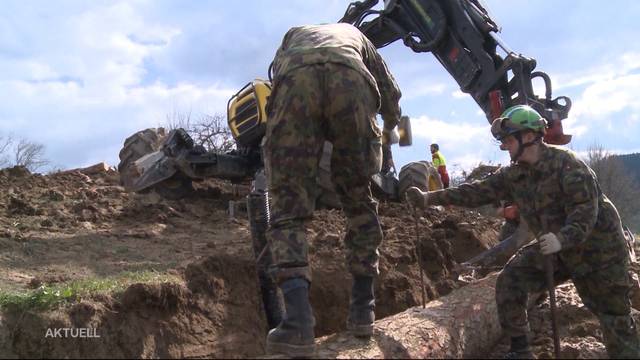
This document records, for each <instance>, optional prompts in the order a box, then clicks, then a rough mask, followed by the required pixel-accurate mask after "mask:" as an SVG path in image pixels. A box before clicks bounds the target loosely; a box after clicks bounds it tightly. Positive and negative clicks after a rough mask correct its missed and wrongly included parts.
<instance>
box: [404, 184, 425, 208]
mask: <svg viewBox="0 0 640 360" xmlns="http://www.w3.org/2000/svg"><path fill="white" fill-rule="evenodd" d="M404 197H405V198H406V200H407V202H408V203H409V205H411V206H413V207H415V208H418V209H425V208H426V207H427V206H429V193H428V192H424V191H422V190H420V189H418V188H417V187H415V186H412V187H410V188H409V189H407V191H406V192H405V193H404Z"/></svg>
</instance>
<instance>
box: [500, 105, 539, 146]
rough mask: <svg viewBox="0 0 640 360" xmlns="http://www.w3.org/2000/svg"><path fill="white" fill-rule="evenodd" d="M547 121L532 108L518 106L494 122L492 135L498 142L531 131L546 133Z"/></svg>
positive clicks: (505, 112) (509, 109)
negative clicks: (521, 132)
mask: <svg viewBox="0 0 640 360" xmlns="http://www.w3.org/2000/svg"><path fill="white" fill-rule="evenodd" d="M546 127H547V121H546V120H545V119H544V118H543V117H542V116H540V114H539V113H538V112H537V111H535V110H534V109H533V108H532V107H531V106H528V105H516V106H512V107H510V108H508V109H507V110H505V111H504V112H503V113H502V115H501V116H500V117H499V118H497V119H495V120H493V123H492V124H491V134H493V137H494V138H496V139H497V140H502V139H504V138H505V137H507V136H509V135H513V134H515V133H519V132H520V131H524V130H529V131H533V132H540V133H544V129H545V128H546Z"/></svg>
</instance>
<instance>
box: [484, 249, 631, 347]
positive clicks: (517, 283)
mask: <svg viewBox="0 0 640 360" xmlns="http://www.w3.org/2000/svg"><path fill="white" fill-rule="evenodd" d="M628 268H629V266H628V265H627V263H626V262H624V261H622V262H621V263H615V264H611V265H610V266H608V267H605V268H602V269H598V270H597V271H593V272H591V273H589V274H587V275H585V276H579V277H577V276H571V272H570V271H569V269H567V268H566V267H565V266H564V265H563V263H562V262H561V261H559V260H558V258H557V256H554V270H555V273H554V279H555V282H556V284H561V283H563V282H565V281H567V280H572V281H573V284H574V285H575V287H576V289H577V290H578V294H579V295H580V298H581V299H582V302H583V303H584V305H585V306H586V307H587V308H588V309H589V310H590V311H591V312H593V313H594V314H595V315H596V316H597V317H598V320H599V321H600V327H601V329H602V333H603V337H604V343H605V346H606V348H607V352H608V354H609V356H610V357H611V358H639V357H640V343H639V341H638V334H637V332H636V326H635V323H634V320H633V318H632V317H631V315H630V312H631V302H630V300H629V291H630V288H631V281H630V280H631V279H630V278H629V273H628V270H629V269H628ZM546 289H547V288H546V278H545V270H544V258H543V256H542V255H541V254H540V252H539V250H538V249H537V247H536V246H528V247H524V248H523V249H521V251H520V252H519V253H518V254H517V255H516V256H515V257H514V258H512V259H511V261H510V262H509V263H508V264H507V265H506V266H505V268H504V270H503V271H502V273H501V274H500V275H499V276H498V281H497V283H496V302H497V305H498V315H499V318H500V324H501V325H502V329H503V330H504V332H505V334H506V335H508V336H511V337H516V336H521V335H526V334H527V332H528V328H529V325H528V321H527V313H526V307H527V302H528V294H530V293H540V292H543V291H546Z"/></svg>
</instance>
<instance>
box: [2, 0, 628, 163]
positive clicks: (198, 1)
mask: <svg viewBox="0 0 640 360" xmlns="http://www.w3.org/2000/svg"><path fill="white" fill-rule="evenodd" d="M486 3H487V5H488V6H489V8H490V10H491V12H492V14H493V16H494V18H495V20H496V21H497V22H498V23H499V25H500V26H501V27H502V33H501V34H500V36H501V37H502V38H503V39H504V41H505V42H506V43H507V44H508V45H509V46H510V47H511V48H512V49H513V50H514V51H516V52H519V53H522V54H523V55H526V56H529V57H533V58H535V59H536V60H537V63H538V67H537V69H539V70H543V71H546V72H547V73H548V74H549V75H550V76H551V77H552V81H553V85H554V96H559V95H566V96H569V97H570V98H571V99H572V100H573V109H572V111H571V113H570V116H569V119H567V120H565V122H564V127H565V132H566V133H570V134H573V135H574V140H573V141H572V143H571V145H570V147H571V148H573V149H574V150H576V151H580V152H582V151H585V150H586V149H587V148H588V147H589V146H590V145H592V144H594V143H598V144H601V145H602V146H604V147H605V148H606V149H608V150H610V151H612V152H616V153H629V152H639V151H640V141H638V137H640V98H639V96H638V95H639V94H640V41H639V40H638V38H639V37H640V25H639V23H638V19H640V2H639V1H637V0H612V1H608V2H607V3H606V4H605V3H603V2H599V1H587V0H582V1H551V0H535V1H533V0H530V1H526V0H509V1H507V0H487V1H486ZM347 4H348V2H347V1H331V0H323V1H315V0H314V1H312V0H287V1H273V0H271V1H266V0H265V1H244V2H239V1H222V0H219V1H212V0H211V1H204V0H193V1H186V0H179V1H178V0H174V1H169V0H131V1H98V0H96V1H65V0H57V1H52V2H49V1H25V0H21V1H11V0H4V1H3V2H2V7H3V11H2V12H1V13H0V136H2V135H5V136H6V135H12V136H14V137H26V138H28V139H31V140H33V141H37V142H39V143H42V144H44V145H45V146H46V156H47V157H48V158H49V159H50V160H51V161H52V166H54V167H56V168H74V167H80V166H86V165H91V164H94V163H97V162H99V161H106V162H107V163H109V164H110V165H117V162H118V151H119V150H120V148H121V146H122V143H123V141H124V139H125V138H126V137H127V136H128V135H130V134H132V133H133V132H135V131H137V130H141V129H144V128H148V127H156V126H160V125H163V124H164V123H166V118H167V115H168V114H171V113H175V112H184V113H188V112H191V114H192V116H198V114H215V113H220V114H225V113H226V111H225V108H226V104H227V100H228V98H229V96H231V95H232V94H234V93H235V92H236V91H237V90H238V89H239V88H241V87H242V86H243V85H245V84H246V83H247V82H248V81H250V80H251V79H253V78H264V77H266V73H267V67H268V65H269V63H270V62H271V60H272V58H273V55H274V53H275V49H276V48H277V46H278V45H279V44H280V41H281V39H282V36H283V35H284V33H285V32H286V31H287V29H288V28H290V27H292V26H296V25H301V24H311V23H326V22H334V21H336V20H337V19H339V18H340V17H341V16H342V14H343V13H344V10H345V9H346V7H347ZM380 53H381V54H382V55H383V57H384V58H385V59H386V60H387V63H388V65H389V67H390V69H391V71H392V72H393V74H394V75H395V77H396V79H397V81H398V83H399V85H400V87H401V89H402V92H403V97H402V100H401V106H402V108H403V111H404V112H405V114H407V115H409V116H410V117H411V118H412V121H413V124H412V125H413V131H414V145H413V146H411V147H408V148H398V147H394V157H395V159H396V165H397V166H398V169H399V167H400V166H401V165H403V164H405V163H407V162H409V161H415V160H422V159H425V158H428V157H429V156H428V150H427V149H428V145H429V144H430V143H431V142H438V143H439V144H440V146H441V149H442V151H443V153H444V155H445V156H446V157H447V160H448V163H449V168H450V169H451V170H452V171H454V172H455V171H457V170H459V169H469V168H471V167H473V166H474V165H476V164H478V163H479V162H480V161H482V162H485V163H487V162H492V163H503V164H506V163H507V161H508V157H507V156H506V155H505V154H504V153H503V152H501V151H499V150H498V148H497V145H496V143H495V142H494V141H493V140H492V139H491V137H490V134H489V124H488V123H487V121H486V120H485V118H484V115H482V114H481V113H480V112H479V108H478V107H477V105H476V104H475V102H474V101H473V100H472V99H471V98H470V97H468V96H466V95H464V94H462V93H461V92H460V91H459V90H458V86H457V84H456V83H455V81H454V80H453V79H451V78H450V77H449V75H448V74H447V73H446V71H445V70H444V69H443V68H442V67H441V66H440V65H439V64H438V63H437V62H436V60H435V59H434V58H433V56H432V55H431V54H416V53H413V52H412V51H411V50H409V49H408V48H406V47H404V46H403V45H402V44H401V43H395V44H392V45H391V46H389V47H386V48H384V49H381V50H380Z"/></svg>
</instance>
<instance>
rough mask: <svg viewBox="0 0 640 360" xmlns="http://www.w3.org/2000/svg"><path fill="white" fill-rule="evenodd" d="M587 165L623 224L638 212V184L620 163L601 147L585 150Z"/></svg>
mask: <svg viewBox="0 0 640 360" xmlns="http://www.w3.org/2000/svg"><path fill="white" fill-rule="evenodd" d="M586 161H587V164H588V165H589V167H591V169H593V171H594V172H595V173H596V176H597V178H598V182H599V183H600V188H601V189H602V192H603V193H604V194H605V195H607V197H608V198H609V199H610V200H611V201H612V202H613V203H614V204H615V205H616V208H617V209H618V212H619V213H620V217H621V218H622V220H623V222H625V223H629V222H630V221H631V219H632V218H633V217H634V216H635V215H637V214H638V212H640V202H638V201H637V199H638V198H640V184H638V182H637V181H636V180H635V179H634V178H633V177H632V176H631V175H630V174H629V173H628V172H627V170H626V169H625V167H624V165H623V164H622V161H621V160H620V159H618V158H617V157H616V156H614V155H613V154H612V153H610V152H609V151H607V150H605V149H604V147H602V145H599V144H594V145H591V146H590V147H589V148H588V149H587V159H586Z"/></svg>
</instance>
